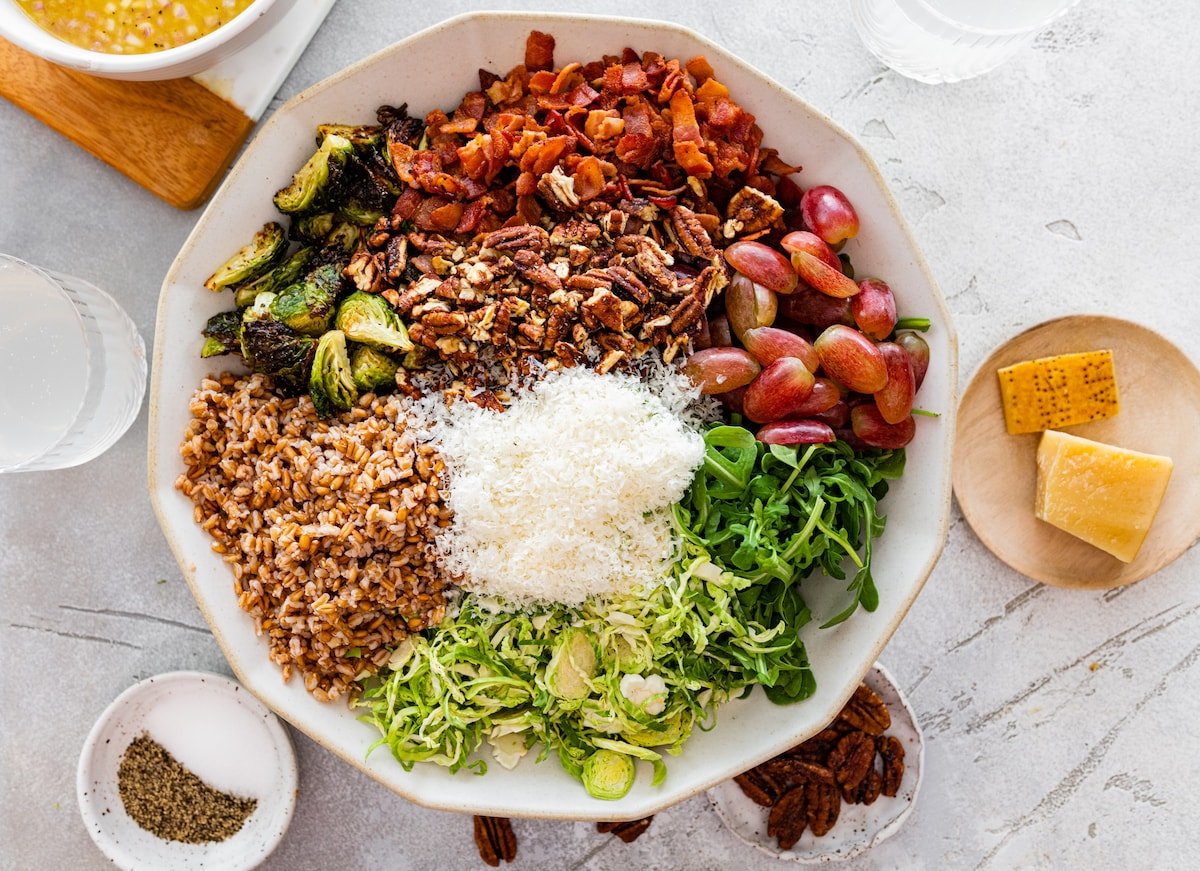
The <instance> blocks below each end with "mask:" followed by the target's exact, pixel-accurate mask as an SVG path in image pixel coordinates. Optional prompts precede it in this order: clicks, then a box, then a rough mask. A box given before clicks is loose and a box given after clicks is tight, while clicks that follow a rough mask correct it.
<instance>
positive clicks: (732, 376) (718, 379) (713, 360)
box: [683, 348, 803, 395]
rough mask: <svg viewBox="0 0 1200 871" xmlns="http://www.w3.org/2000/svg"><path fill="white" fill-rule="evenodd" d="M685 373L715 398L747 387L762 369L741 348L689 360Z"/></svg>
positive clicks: (701, 353) (718, 350)
mask: <svg viewBox="0 0 1200 871" xmlns="http://www.w3.org/2000/svg"><path fill="white" fill-rule="evenodd" d="M801 365H803V364H801ZM683 371H684V374H686V375H687V376H688V377H689V378H691V379H692V383H693V384H695V385H696V386H697V387H699V388H700V392H701V393H704V394H709V395H711V394H714V393H725V392H726V391H729V390H733V389H735V388H737V387H744V386H745V385H747V384H749V383H750V382H751V381H753V380H754V378H755V376H756V375H758V373H759V372H760V371H762V367H761V366H759V365H758V361H756V360H755V359H754V358H753V357H751V356H750V355H749V354H748V353H746V352H745V351H743V350H742V349H741V348H707V349H705V350H703V351H697V352H696V353H694V354H692V356H690V357H688V359H687V362H686V363H685V364H684V366H683Z"/></svg>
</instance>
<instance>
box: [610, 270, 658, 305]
mask: <svg viewBox="0 0 1200 871" xmlns="http://www.w3.org/2000/svg"><path fill="white" fill-rule="evenodd" d="M605 272H606V273H607V274H608V276H609V277H610V278H611V279H612V286H613V287H615V288H618V289H619V290H621V291H622V292H623V293H625V295H626V296H628V297H629V298H630V299H632V300H633V301H634V302H639V303H641V304H642V305H645V304H646V303H648V302H650V289H649V288H647V287H646V285H645V284H644V283H643V282H642V280H641V279H640V278H638V277H637V275H636V274H635V273H634V272H633V271H632V270H630V269H626V268H625V267H624V266H610V267H608V269H606V270H605Z"/></svg>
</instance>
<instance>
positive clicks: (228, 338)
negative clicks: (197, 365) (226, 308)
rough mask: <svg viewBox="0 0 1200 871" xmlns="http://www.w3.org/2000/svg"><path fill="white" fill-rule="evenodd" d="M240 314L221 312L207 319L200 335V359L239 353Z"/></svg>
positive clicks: (237, 312) (238, 312)
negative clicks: (201, 343)
mask: <svg viewBox="0 0 1200 871" xmlns="http://www.w3.org/2000/svg"><path fill="white" fill-rule="evenodd" d="M241 332H242V313H241V312H240V311H230V312H221V313H220V314H215V315H213V316H212V317H211V318H209V319H208V322H207V323H206V324H205V325H204V329H203V330H201V331H200V335H202V336H204V347H203V348H201V349H200V356H201V357H219V356H221V355H222V354H230V353H234V352H238V353H240V352H241Z"/></svg>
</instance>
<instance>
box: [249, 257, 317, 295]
mask: <svg viewBox="0 0 1200 871" xmlns="http://www.w3.org/2000/svg"><path fill="white" fill-rule="evenodd" d="M314 253H315V250H314V249H312V248H301V249H299V250H298V251H296V253H295V254H293V255H291V256H290V257H288V258H287V259H286V260H284V261H283V262H282V263H280V264H279V265H278V266H276V267H275V268H274V269H272V270H271V271H270V272H268V273H267V274H266V275H262V276H259V277H258V278H256V279H254V280H253V281H251V282H248V283H246V284H243V285H240V286H239V287H238V289H237V291H236V292H235V293H234V297H233V298H234V301H235V302H237V304H238V307H239V308H245V307H246V306H248V305H254V300H255V299H256V298H257V297H258V295H259V294H260V293H279V291H281V290H283V289H284V288H285V287H287V286H288V285H289V284H295V283H296V282H297V281H299V280H300V276H302V275H303V274H304V268H305V267H306V266H307V265H308V262H309V261H310V260H312V257H313V254H314Z"/></svg>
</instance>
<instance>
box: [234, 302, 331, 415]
mask: <svg viewBox="0 0 1200 871" xmlns="http://www.w3.org/2000/svg"><path fill="white" fill-rule="evenodd" d="M274 300H275V294H273V293H263V294H259V297H258V299H256V300H255V301H254V305H252V306H251V307H250V308H248V309H246V310H245V312H243V314H242V332H241V347H242V357H244V358H245V360H246V365H247V366H249V367H250V368H251V369H253V370H254V371H255V372H262V373H264V374H266V375H273V376H274V377H275V382H276V386H277V387H279V389H280V390H282V391H284V392H285V393H289V394H300V393H303V392H304V386H305V384H306V383H307V381H308V375H309V370H310V368H311V364H312V359H313V351H314V349H315V347H316V344H317V342H316V340H315V339H312V338H309V337H308V336H299V335H297V334H296V333H294V332H292V331H291V330H290V329H288V328H287V326H285V325H284V324H281V323H280V322H279V321H277V320H275V319H274V318H272V317H271V315H270V307H271V303H272V302H273V301H274Z"/></svg>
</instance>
